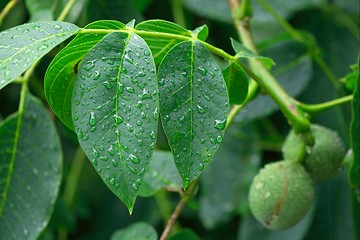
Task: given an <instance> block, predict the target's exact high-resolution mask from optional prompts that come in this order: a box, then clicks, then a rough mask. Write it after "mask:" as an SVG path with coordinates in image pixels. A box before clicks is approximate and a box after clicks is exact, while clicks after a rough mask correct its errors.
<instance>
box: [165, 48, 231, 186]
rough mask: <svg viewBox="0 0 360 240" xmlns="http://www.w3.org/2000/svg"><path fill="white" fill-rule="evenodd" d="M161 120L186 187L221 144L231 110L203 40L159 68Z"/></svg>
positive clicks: (173, 51) (179, 51) (175, 51)
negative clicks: (202, 42)
mask: <svg viewBox="0 0 360 240" xmlns="http://www.w3.org/2000/svg"><path fill="white" fill-rule="evenodd" d="M158 81H159V90H160V91H159V92H160V109H161V111H160V112H161V114H160V115H161V120H162V124H163V127H164V130H165V133H166V135H167V138H168V141H169V144H170V147H171V150H172V152H173V155H174V159H175V163H176V166H177V169H178V171H179V173H180V175H181V177H182V179H183V185H184V188H186V187H187V186H188V185H189V184H190V183H191V182H192V181H193V180H194V178H196V177H197V176H199V175H200V174H201V172H202V171H203V170H204V167H205V166H206V165H207V164H208V162H209V161H210V159H211V157H212V156H213V154H214V153H215V151H216V150H217V148H218V146H219V143H220V142H221V140H222V138H223V135H224V129H225V125H226V117H227V114H228V111H229V103H228V101H229V100H228V94H227V90H226V85H225V82H224V78H223V76H222V74H221V71H220V69H219V67H218V66H217V65H216V63H215V62H214V60H213V59H212V57H211V55H210V54H209V52H208V51H207V50H206V48H205V47H204V46H203V45H202V44H201V43H200V42H198V41H186V42H182V43H179V44H177V45H176V46H175V47H173V48H172V49H171V50H170V51H169V52H168V54H167V55H166V56H165V58H164V60H163V61H162V62H161V64H160V67H159V75H158Z"/></svg>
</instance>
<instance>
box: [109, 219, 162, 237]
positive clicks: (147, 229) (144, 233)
mask: <svg viewBox="0 0 360 240" xmlns="http://www.w3.org/2000/svg"><path fill="white" fill-rule="evenodd" d="M124 239H126V240H157V239H158V234H157V232H156V231H155V229H154V228H153V227H152V226H151V225H150V224H148V223H145V222H137V223H133V224H131V225H130V226H128V227H127V228H125V229H121V230H118V231H116V232H115V233H114V234H113V235H112V236H111V240H124Z"/></svg>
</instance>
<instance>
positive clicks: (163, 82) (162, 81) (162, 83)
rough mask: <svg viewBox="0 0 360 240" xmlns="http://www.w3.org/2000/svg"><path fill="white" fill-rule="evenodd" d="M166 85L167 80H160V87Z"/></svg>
mask: <svg viewBox="0 0 360 240" xmlns="http://www.w3.org/2000/svg"><path fill="white" fill-rule="evenodd" d="M164 85H165V78H161V79H159V86H164Z"/></svg>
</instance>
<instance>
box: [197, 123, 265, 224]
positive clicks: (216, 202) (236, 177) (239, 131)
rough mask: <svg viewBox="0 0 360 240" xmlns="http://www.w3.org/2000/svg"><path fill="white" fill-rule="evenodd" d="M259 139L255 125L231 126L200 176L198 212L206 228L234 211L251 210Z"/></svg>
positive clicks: (257, 164)
mask: <svg viewBox="0 0 360 240" xmlns="http://www.w3.org/2000/svg"><path fill="white" fill-rule="evenodd" d="M259 140H260V139H259V135H258V133H257V129H256V128H255V126H254V125H250V124H247V125H243V126H237V125H232V126H231V127H230V128H229V129H228V131H227V133H226V135H225V137H224V140H223V144H221V146H220V147H219V150H218V151H217V152H216V153H215V155H214V157H213V160H212V161H211V163H210V164H209V166H208V167H207V168H206V170H205V171H204V173H203V175H202V176H201V178H200V185H201V195H200V198H199V202H200V204H199V205H200V209H199V216H200V219H201V221H202V223H203V224H204V226H205V227H206V228H207V229H214V228H216V227H217V226H220V225H222V224H225V223H227V222H228V221H230V219H231V217H232V216H233V214H234V212H235V211H239V212H240V213H242V214H246V213H248V212H249V206H248V203H247V202H248V201H247V199H248V192H249V189H250V184H251V182H252V179H253V178H254V176H255V175H256V174H257V173H258V170H259V167H260V164H261V152H260V148H259V144H260V141H259ZM219 176H221V177H219Z"/></svg>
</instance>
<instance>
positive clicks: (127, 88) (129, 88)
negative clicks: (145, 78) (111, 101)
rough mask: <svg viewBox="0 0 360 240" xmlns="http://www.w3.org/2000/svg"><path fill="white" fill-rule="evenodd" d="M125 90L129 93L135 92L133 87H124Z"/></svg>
mask: <svg viewBox="0 0 360 240" xmlns="http://www.w3.org/2000/svg"><path fill="white" fill-rule="evenodd" d="M126 91H128V92H129V93H134V92H135V90H134V88H133V87H126Z"/></svg>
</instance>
